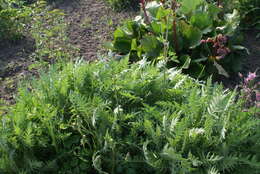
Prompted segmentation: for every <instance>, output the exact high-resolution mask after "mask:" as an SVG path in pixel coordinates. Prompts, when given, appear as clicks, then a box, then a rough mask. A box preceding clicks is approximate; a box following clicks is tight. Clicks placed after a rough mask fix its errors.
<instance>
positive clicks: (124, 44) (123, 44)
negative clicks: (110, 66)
mask: <svg viewBox="0 0 260 174" xmlns="http://www.w3.org/2000/svg"><path fill="white" fill-rule="evenodd" d="M131 44H132V40H131V39H128V38H125V37H117V38H115V40H114V49H115V50H117V52H120V53H124V54H127V53H128V52H129V51H130V50H131Z"/></svg>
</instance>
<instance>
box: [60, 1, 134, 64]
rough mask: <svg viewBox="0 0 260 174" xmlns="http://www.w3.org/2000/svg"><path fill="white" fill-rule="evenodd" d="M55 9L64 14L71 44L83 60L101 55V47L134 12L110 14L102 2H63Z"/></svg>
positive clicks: (109, 9) (107, 7)
mask: <svg viewBox="0 0 260 174" xmlns="http://www.w3.org/2000/svg"><path fill="white" fill-rule="evenodd" d="M57 8H59V9H62V10H63V11H64V12H65V14H67V15H66V20H67V21H68V23H69V31H68V35H69V38H70V40H71V43H72V44H73V45H74V46H76V47H77V48H79V49H80V54H81V56H83V57H84V59H86V60H94V59H96V58H97V54H98V53H103V52H104V48H103V47H102V44H103V43H105V42H106V41H108V40H110V39H111V38H112V33H113V31H114V29H115V28H116V26H118V25H119V24H120V23H122V22H123V21H125V20H126V19H130V18H131V17H133V16H134V13H135V12H133V11H124V12H114V11H113V10H112V9H111V8H110V7H109V6H108V5H107V4H106V3H105V2H104V0H81V1H71V0H65V1H63V3H61V4H58V5H57Z"/></svg>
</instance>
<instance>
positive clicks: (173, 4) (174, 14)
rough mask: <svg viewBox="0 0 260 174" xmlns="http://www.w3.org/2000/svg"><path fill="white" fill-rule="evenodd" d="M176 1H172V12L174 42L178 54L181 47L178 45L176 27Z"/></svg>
mask: <svg viewBox="0 0 260 174" xmlns="http://www.w3.org/2000/svg"><path fill="white" fill-rule="evenodd" d="M176 6H177V5H176V1H175V0H173V1H172V10H173V18H174V19H173V27H172V29H173V42H174V47H175V51H176V53H177V52H178V50H179V45H178V38H177V26H176V12H175V10H176Z"/></svg>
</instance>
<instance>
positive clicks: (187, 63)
mask: <svg viewBox="0 0 260 174" xmlns="http://www.w3.org/2000/svg"><path fill="white" fill-rule="evenodd" d="M181 59H182V60H183V61H184V64H183V65H182V67H181V69H189V67H190V63H191V58H190V56H188V55H184V56H181Z"/></svg>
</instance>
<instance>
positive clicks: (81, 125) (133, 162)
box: [0, 59, 260, 174]
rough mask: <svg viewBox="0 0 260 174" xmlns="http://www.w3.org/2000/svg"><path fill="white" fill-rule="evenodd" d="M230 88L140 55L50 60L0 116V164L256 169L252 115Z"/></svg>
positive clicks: (36, 168)
mask: <svg viewBox="0 0 260 174" xmlns="http://www.w3.org/2000/svg"><path fill="white" fill-rule="evenodd" d="M235 96H236V92H235V91H234V92H232V91H224V90H223V89H222V87H221V86H220V85H215V86H212V83H211V81H210V80H208V82H207V84H201V83H199V82H198V81H196V80H193V79H191V78H190V77H188V76H185V75H182V74H181V73H180V72H179V71H177V70H176V69H169V70H166V69H164V68H162V67H154V66H152V65H150V63H149V62H147V61H145V60H142V61H140V62H138V63H136V64H132V65H129V62H128V60H127V59H123V60H121V61H120V62H116V61H111V62H98V63H91V64H88V63H82V62H80V61H79V62H77V63H76V64H68V65H65V67H64V68H63V70H62V71H58V68H57V67H52V68H51V70H50V71H49V72H48V73H47V74H44V75H42V76H41V78H40V79H39V80H34V81H33V82H31V83H28V84H27V85H26V86H25V87H23V88H20V89H19V97H18V99H17V103H16V104H15V106H14V107H13V108H12V109H11V111H10V112H9V113H7V115H6V116H4V117H1V127H0V172H1V173H73V174H75V173H92V174H94V173H102V174H106V173H111V174H115V173H123V172H124V173H127V174H135V173H165V174H168V173H172V174H174V173H177V174H191V173H192V174H202V173H205V174H217V173H225V174H231V173H236V174H245V173H250V174H254V173H255V174H256V173H258V171H259V170H260V163H259V162H260V129H259V125H260V120H258V119H256V118H255V116H254V114H255V113H256V112H257V111H256V109H255V108H251V109H249V110H248V111H247V112H243V110H242V107H241V106H242V105H243V102H242V101H240V100H238V101H235ZM258 111H259V110H258Z"/></svg>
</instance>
